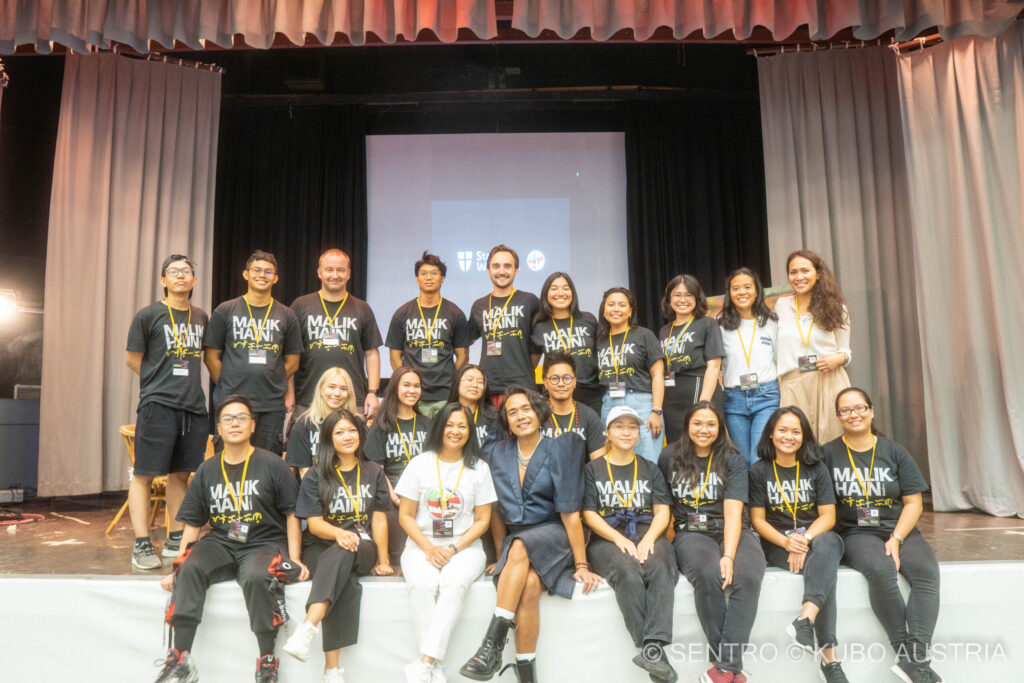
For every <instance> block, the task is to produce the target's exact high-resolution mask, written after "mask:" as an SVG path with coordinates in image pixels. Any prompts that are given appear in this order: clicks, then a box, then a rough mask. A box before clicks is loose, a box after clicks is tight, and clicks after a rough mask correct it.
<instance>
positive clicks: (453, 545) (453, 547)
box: [448, 543, 459, 555]
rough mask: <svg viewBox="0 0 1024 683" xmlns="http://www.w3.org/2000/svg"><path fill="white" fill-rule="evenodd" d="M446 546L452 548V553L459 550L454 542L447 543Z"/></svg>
mask: <svg viewBox="0 0 1024 683" xmlns="http://www.w3.org/2000/svg"><path fill="white" fill-rule="evenodd" d="M448 547H449V548H451V549H452V554H453V555H454V554H456V553H458V552H459V548H458V546H457V545H455V544H454V543H449V544H448Z"/></svg>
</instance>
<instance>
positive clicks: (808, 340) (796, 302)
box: [750, 296, 814, 349]
mask: <svg viewBox="0 0 1024 683" xmlns="http://www.w3.org/2000/svg"><path fill="white" fill-rule="evenodd" d="M793 304H794V305H795V306H796V329H797V331H799V332H800V340H801V341H802V342H803V343H804V348H805V349H808V348H810V346H811V332H812V331H813V330H814V316H813V315H811V326H810V327H808V328H807V336H806V337H805V336H804V326H803V325H801V324H800V300H799V299H797V298H796V296H794V297H793ZM750 347H751V348H753V347H754V341H753V340H751V341H750Z"/></svg>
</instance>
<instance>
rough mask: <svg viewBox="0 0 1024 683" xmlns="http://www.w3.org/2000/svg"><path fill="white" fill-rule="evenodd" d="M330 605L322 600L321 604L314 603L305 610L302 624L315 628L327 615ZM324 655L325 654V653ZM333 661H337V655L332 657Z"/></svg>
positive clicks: (328, 601)
mask: <svg viewBox="0 0 1024 683" xmlns="http://www.w3.org/2000/svg"><path fill="white" fill-rule="evenodd" d="M330 604H331V601H330V600H324V601H323V602H314V603H313V604H312V605H310V606H309V609H308V610H306V618H305V619H303V622H304V623H307V624H313V626H316V625H317V624H319V623H320V622H321V621H323V620H324V616H325V615H326V614H327V606H328V605H330ZM325 654H326V653H325ZM334 658H335V661H337V658H338V655H337V654H335V655H334Z"/></svg>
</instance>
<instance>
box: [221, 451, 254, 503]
mask: <svg viewBox="0 0 1024 683" xmlns="http://www.w3.org/2000/svg"><path fill="white" fill-rule="evenodd" d="M252 451H253V447H252V446H249V452H248V453H246V454H245V465H243V466H242V481H240V482H238V495H239V496H240V495H242V494H243V493H244V492H245V475H246V473H247V472H248V471H249V458H251V457H252ZM220 471H221V474H223V475H224V483H225V484H227V485H228V486H227V488H228V495H229V496H231V502H232V503H234V504H235V517H237V518H238V519H241V518H242V505H241V503H239V502H238V497H237V496H236V495H235V492H234V490H232V488H231V481H230V480H229V479H228V470H227V468H226V467H224V453H223V451H222V452H221V454H220Z"/></svg>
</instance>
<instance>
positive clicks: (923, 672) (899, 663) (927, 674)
mask: <svg viewBox="0 0 1024 683" xmlns="http://www.w3.org/2000/svg"><path fill="white" fill-rule="evenodd" d="M890 670H891V671H892V672H893V673H894V674H896V677H897V678H899V679H900V680H901V681H903V683H933V681H934V680H935V679H933V678H932V673H934V672H932V670H931V667H929V666H928V665H927V664H924V665H921V664H914V663H913V662H911V661H910V660H909V659H905V658H902V657H901V658H899V659H897V660H896V663H895V664H893V666H892V669H890ZM936 675H938V674H936Z"/></svg>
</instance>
